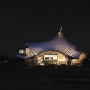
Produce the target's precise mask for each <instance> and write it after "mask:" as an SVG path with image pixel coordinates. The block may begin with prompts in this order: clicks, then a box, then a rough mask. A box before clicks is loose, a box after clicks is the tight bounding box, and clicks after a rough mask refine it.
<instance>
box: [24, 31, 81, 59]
mask: <svg viewBox="0 0 90 90" xmlns="http://www.w3.org/2000/svg"><path fill="white" fill-rule="evenodd" d="M25 46H27V47H28V48H29V53H28V55H27V56H24V58H29V57H32V56H34V55H38V54H39V53H42V52H44V51H49V50H53V51H58V52H60V53H63V54H65V55H67V56H70V57H72V58H79V56H80V55H81V53H82V52H79V51H77V50H75V48H74V45H72V44H70V43H68V42H67V40H66V39H65V38H64V36H63V33H62V32H61V30H60V32H58V35H57V36H56V37H55V38H54V39H52V40H50V41H47V42H39V43H26V44H25Z"/></svg>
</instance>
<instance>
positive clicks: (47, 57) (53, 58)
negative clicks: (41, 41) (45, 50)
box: [44, 55, 57, 60]
mask: <svg viewBox="0 0 90 90" xmlns="http://www.w3.org/2000/svg"><path fill="white" fill-rule="evenodd" d="M44 60H57V55H44Z"/></svg>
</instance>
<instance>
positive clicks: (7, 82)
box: [0, 67, 90, 90]
mask: <svg viewBox="0 0 90 90" xmlns="http://www.w3.org/2000/svg"><path fill="white" fill-rule="evenodd" d="M89 88H90V69H88V68H86V69H85V68H70V67H69V68H61V67H60V68H42V67H39V68H30V69H22V70H18V69H16V70H14V69H10V68H9V69H0V90H35V89H36V90H90V89H89Z"/></svg>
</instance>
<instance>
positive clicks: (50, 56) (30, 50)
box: [17, 28, 86, 66]
mask: <svg viewBox="0 0 90 90" xmlns="http://www.w3.org/2000/svg"><path fill="white" fill-rule="evenodd" d="M61 30H62V28H61V29H60V32H58V35H57V36H56V37H55V38H54V39H52V40H50V41H47V42H40V43H26V44H25V45H24V48H21V49H19V54H18V55H17V56H18V57H21V58H24V59H25V60H26V61H27V62H28V63H29V65H49V64H54V65H60V66H61V65H71V66H72V65H79V66H80V65H81V64H82V61H83V60H84V59H85V58H86V54H85V53H83V52H79V51H77V50H76V48H75V46H74V45H72V44H71V43H69V42H67V40H66V39H65V38H64V36H63V33H62V32H61Z"/></svg>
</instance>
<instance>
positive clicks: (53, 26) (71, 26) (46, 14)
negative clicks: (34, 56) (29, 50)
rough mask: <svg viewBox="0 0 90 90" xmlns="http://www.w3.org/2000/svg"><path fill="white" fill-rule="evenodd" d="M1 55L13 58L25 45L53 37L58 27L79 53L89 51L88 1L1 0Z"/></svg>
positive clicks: (89, 5) (89, 10) (89, 12)
mask: <svg viewBox="0 0 90 90" xmlns="http://www.w3.org/2000/svg"><path fill="white" fill-rule="evenodd" d="M0 2H1V3H0V8H1V10H0V11H1V13H0V55H6V56H15V55H16V54H17V53H18V49H19V48H20V47H22V46H23V45H24V44H25V43H27V42H28V43H29V42H30V43H32V42H44V41H49V40H51V39H53V38H55V37H56V35H57V33H58V31H59V30H60V28H61V26H62V27H63V30H62V32H63V34H64V37H65V38H66V40H67V41H68V42H69V43H72V44H73V45H77V50H78V51H83V52H89V51H90V9H89V8H90V1H88V0H87V1H86V0H32V1H31V0H24V1H23V0H1V1H0Z"/></svg>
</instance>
